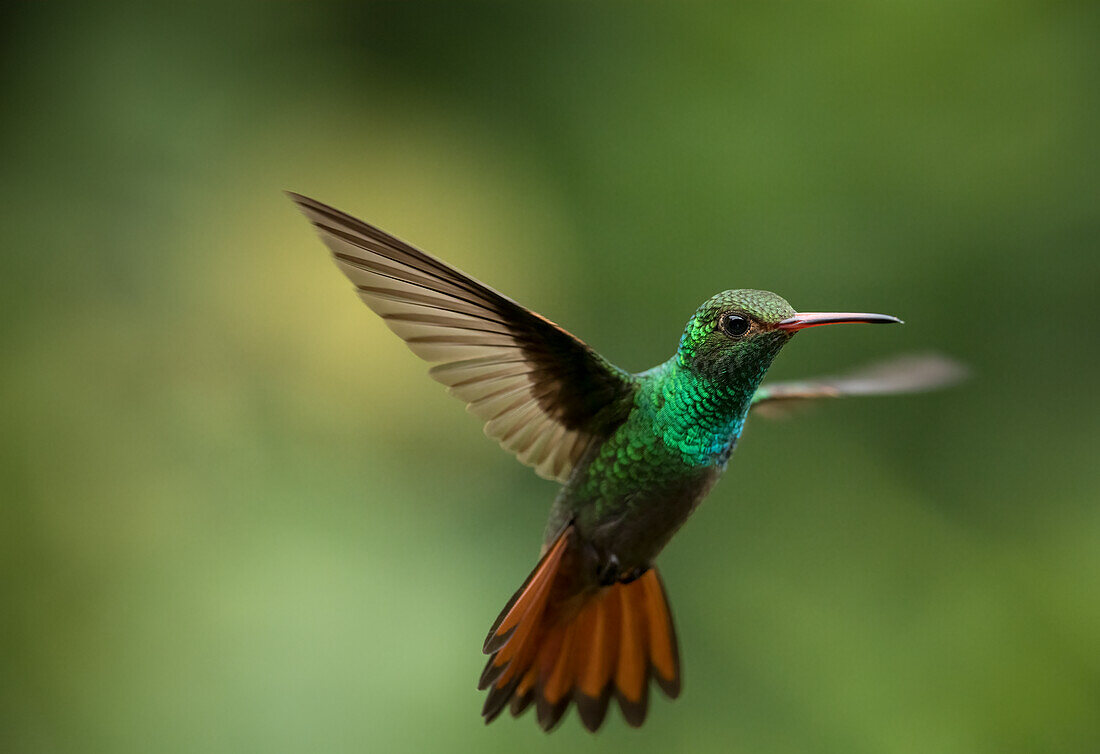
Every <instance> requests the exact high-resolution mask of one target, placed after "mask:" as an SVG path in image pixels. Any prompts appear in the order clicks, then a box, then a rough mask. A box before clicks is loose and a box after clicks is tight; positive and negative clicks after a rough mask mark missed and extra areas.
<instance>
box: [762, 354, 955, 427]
mask: <svg viewBox="0 0 1100 754" xmlns="http://www.w3.org/2000/svg"><path fill="white" fill-rule="evenodd" d="M966 374H967V372H966V368H965V367H963V366H962V365H961V364H959V363H958V362H956V361H953V360H951V359H949V358H947V357H946V356H940V355H938V354H913V355H909V356H902V357H899V358H896V359H892V360H890V361H884V362H879V363H877V364H872V365H870V366H867V367H864V368H862V369H859V370H856V371H854V372H850V373H848V374H845V375H840V376H837V377H819V378H817V379H813V380H799V381H796V382H776V383H774V384H770V385H769V384H764V385H761V386H760V387H759V388H758V389H757V391H756V394H755V395H753V397H752V408H753V409H756V410H757V411H758V413H760V414H762V415H765V416H781V415H783V414H785V413H787V412H788V409H790V408H794V407H796V406H797V405H798V404H800V403H802V402H804V401H807V400H811V399H814V398H843V397H845V396H849V395H888V394H890V393H916V392H922V391H925V390H935V389H936V388H940V387H947V386H948V385H953V384H955V383H956V382H959V381H961V380H962V379H963V378H964V377H966Z"/></svg>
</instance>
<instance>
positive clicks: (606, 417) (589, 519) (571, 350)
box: [291, 194, 960, 730]
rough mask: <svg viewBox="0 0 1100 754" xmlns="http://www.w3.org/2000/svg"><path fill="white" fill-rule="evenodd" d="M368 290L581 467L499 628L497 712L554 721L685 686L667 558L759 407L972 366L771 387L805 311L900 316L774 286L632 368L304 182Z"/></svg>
mask: <svg viewBox="0 0 1100 754" xmlns="http://www.w3.org/2000/svg"><path fill="white" fill-rule="evenodd" d="M291 198H293V199H294V201H295V202H297V203H298V205H299V207H300V208H301V209H302V211H303V212H305V214H306V216H307V217H309V219H310V220H311V221H312V222H313V223H314V225H315V226H316V227H317V229H318V230H319V231H320V234H321V238H322V239H323V240H324V241H325V243H326V244H327V245H328V246H329V248H330V249H331V250H332V253H333V256H334V258H335V260H336V262H337V264H338V265H339V267H340V269H341V270H342V271H343V272H344V273H345V274H346V275H347V276H348V278H349V279H350V280H351V281H352V282H353V283H354V284H355V286H356V289H357V291H358V292H359V295H360V297H362V299H363V300H364V302H365V303H366V304H367V305H368V306H370V307H371V309H373V310H374V311H375V312H377V313H378V314H379V315H380V316H381V317H382V318H383V320H384V321H385V322H386V324H387V326H389V327H390V329H392V330H393V331H394V332H395V333H397V334H398V335H399V336H400V337H401V338H402V339H404V340H405V342H406V343H407V344H408V345H409V347H410V348H411V349H412V350H413V352H414V353H416V354H417V355H418V356H421V357H422V358H424V359H426V360H428V361H431V362H435V363H436V366H434V367H433V368H432V369H431V372H430V373H431V376H432V377H433V378H435V379H436V380H438V381H439V382H442V383H443V384H445V385H446V386H447V387H448V390H449V391H450V392H451V393H452V394H453V395H455V396H457V397H459V398H461V399H462V400H463V401H466V403H467V404H468V408H469V410H470V411H471V412H472V413H474V414H475V415H477V416H479V417H480V418H481V419H482V420H483V421H484V422H485V432H486V434H488V435H489V436H490V437H492V438H494V439H496V440H497V441H498V442H499V443H500V444H501V445H502V446H503V447H504V448H506V449H507V450H509V451H511V452H513V453H515V454H516V456H517V458H519V460H520V461H522V462H523V463H526V464H529V465H531V466H533V467H534V468H535V470H536V471H537V472H538V473H539V474H540V475H542V476H545V477H548V478H551V479H556V480H558V481H560V482H562V483H563V485H564V486H563V487H562V489H561V492H560V493H559V494H558V496H557V498H556V500H555V502H554V505H553V508H552V510H551V514H550V520H549V523H548V525H547V529H546V536H545V538H544V552H545V555H544V557H543V559H542V560H541V561H540V564H539V566H538V567H537V568H536V570H535V571H534V572H532V574H531V576H530V577H529V578H528V580H527V582H525V584H524V586H523V587H521V589H520V590H519V591H518V592H517V593H516V595H515V596H514V597H513V598H512V600H511V601H510V602H509V603H508V605H507V606H506V607H505V609H504V611H502V612H501V614H500V617H499V618H498V619H497V622H496V623H495V624H494V625H493V628H492V630H491V631H490V632H489V637H488V638H487V639H486V643H485V647H484V650H485V652H486V653H487V654H489V655H490V658H489V662H488V664H487V665H486V668H485V672H484V673H483V674H482V678H481V683H480V687H481V688H487V689H489V694H488V697H487V699H486V702H485V707H484V709H483V715H484V716H485V718H486V721H491V720H492V719H494V718H495V717H496V716H497V715H498V714H500V712H501V711H502V710H503V709H504V708H505V706H506V705H508V704H511V709H512V712H513V714H519V713H521V712H522V711H523V710H524V709H525V708H526V707H527V706H528V705H530V704H531V703H535V704H536V708H537V710H538V719H539V723H540V725H542V726H543V727H544V728H545V729H547V730H549V729H550V728H552V727H553V726H554V725H555V724H556V723H557V721H558V720H560V718H561V715H562V714H563V713H564V712H565V710H566V708H567V707H568V705H569V703H570V701H571V700H575V701H576V703H577V706H578V710H579V712H580V714H581V718H582V720H583V722H584V724H585V725H586V726H587V727H588V728H590V729H592V730H595V729H596V728H598V727H599V725H600V724H601V723H602V721H603V718H604V714H605V713H606V711H607V704H608V700H609V698H610V697H611V696H612V695H614V696H615V697H617V698H618V700H619V703H620V707H621V708H622V711H623V714H624V716H625V717H626V719H627V721H628V722H629V723H631V724H632V725H639V724H641V722H642V720H643V719H644V718H645V713H646V703H647V696H646V695H647V688H648V679H649V678H653V679H655V680H656V681H657V682H658V684H659V685H660V686H661V688H662V689H664V690H665V691H666V693H668V694H669V695H670V696H675V695H676V694H677V693H678V692H679V688H680V674H679V659H678V658H679V655H678V650H677V647H676V640H675V631H674V629H673V626H672V619H671V614H670V613H669V611H668V607H667V604H666V601H665V598H664V590H663V587H662V586H661V585H660V582H659V579H657V577H656V573H655V571H651V570H650V569H651V566H652V563H653V559H654V558H655V557H656V556H657V554H658V553H659V552H660V551H661V548H663V547H664V545H665V544H666V543H667V542H668V540H669V538H670V537H671V536H672V535H673V534H674V533H675V531H676V530H677V529H678V528H679V527H680V526H681V525H682V524H683V523H684V521H685V520H687V517H688V516H689V515H690V514H691V512H692V510H694V509H695V507H696V505H698V503H699V502H700V501H701V500H702V499H703V497H705V496H706V494H707V492H709V491H710V489H711V487H712V486H713V485H714V483H715V482H716V481H717V480H718V478H719V476H721V474H722V472H723V471H725V468H726V464H727V462H728V460H729V456H730V453H731V452H732V451H733V449H734V446H735V445H736V443H737V440H738V437H739V436H740V434H741V430H742V428H743V427H744V424H745V420H746V418H747V416H748V414H749V411H750V409H752V408H753V407H754V406H758V405H762V406H765V407H767V406H769V405H773V404H779V405H783V404H786V403H790V402H793V401H796V400H802V399H806V398H816V397H835V396H839V395H857V394H868V393H887V392H898V391H901V390H917V389H924V388H928V387H932V386H936V385H941V384H945V383H947V382H950V381H953V380H954V379H956V378H957V377H958V376H959V374H960V372H959V370H958V368H957V367H956V366H955V365H954V364H953V363H951V362H948V361H946V360H943V359H939V358H935V357H924V358H921V359H917V360H915V361H914V360H908V361H904V362H901V361H899V362H895V363H894V364H893V365H892V366H888V367H885V368H878V369H877V370H868V371H864V372H861V373H858V374H855V375H848V376H847V377H841V378H831V379H827V380H817V381H811V382H799V383H789V384H782V383H781V384H778V385H770V386H769V385H765V386H763V387H761V381H762V380H763V378H764V375H765V373H766V372H767V370H768V367H769V366H770V365H771V363H772V360H773V359H774V358H775V356H776V354H777V353H779V350H780V349H781V348H782V347H783V345H784V344H785V343H787V341H789V340H790V338H791V337H792V335H793V334H794V333H795V332H797V331H798V330H800V329H804V328H806V327H814V326H817V325H824V324H835V323H841V322H898V321H899V320H897V319H895V318H893V317H887V316H885V315H875V314H850V313H812V314H798V313H796V312H795V311H794V310H793V309H792V308H791V306H790V305H789V304H788V303H787V302H786V301H784V300H783V299H782V298H780V297H779V296H777V295H775V294H774V293H769V292H767V291H755V290H730V291H725V292H723V293H719V294H718V295H716V296H714V297H712V298H710V299H708V300H707V301H706V302H704V303H703V304H702V306H700V307H699V308H698V309H697V310H696V312H695V314H694V315H692V317H691V319H690V320H689V321H688V323H687V326H686V327H685V329H684V333H683V336H682V337H681V339H680V343H679V346H678V348H677V350H676V353H675V355H673V357H672V358H670V359H669V360H668V361H666V362H664V363H663V364H660V365H659V366H656V367H654V368H653V369H650V370H648V371H646V372H642V373H640V374H636V375H631V374H628V373H627V372H625V371H624V370H621V369H619V368H617V367H615V366H614V365H612V364H611V363H609V362H608V361H607V360H606V359H604V358H603V357H602V356H600V355H599V354H597V353H596V352H595V351H593V350H592V349H591V348H589V347H588V346H587V345H586V344H585V343H583V342H582V341H581V340H579V339H577V338H576V337H574V336H573V335H571V334H569V333H568V332H566V331H565V330H563V329H562V328H560V327H558V326H557V325H555V324H554V323H552V322H550V321H549V320H546V319H545V318H543V317H540V316H539V315H537V314H535V313H534V312H531V311H530V310H528V309H526V308H524V307H522V306H520V305H519V304H517V303H516V302H515V301H512V300H511V299H509V298H508V297H506V296H504V295H502V294H500V293H498V292H497V291H494V290H493V289H491V288H489V287H488V286H486V285H484V284H482V283H479V282H478V281H476V280H474V279H473V278H470V277H469V276H467V275H464V274H463V273H461V272H459V271H458V270H456V269H454V268H453V267H450V266H449V265H447V264H445V263H444V262H441V261H440V260H438V259H436V258H434V257H432V256H430V255H428V254H425V253H424V252H422V251H420V250H418V249H415V248H413V247H412V246H409V245H408V244H405V243H403V242H402V241H399V240H398V239H396V238H393V237H392V236H390V235H388V234H386V233H384V232H383V231H381V230H379V229H377V228H375V227H373V226H370V225H368V224H367V223H364V222H362V221H360V220H356V219H355V218H353V217H351V216H349V215H346V214H344V213H342V212H339V211H338V210H335V209H333V208H331V207H328V206H326V205H324V204H321V203H320V202H316V201H314V200H312V199H308V198H306V197H304V196H299V195H296V194H292V195H291Z"/></svg>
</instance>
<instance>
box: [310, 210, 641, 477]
mask: <svg viewBox="0 0 1100 754" xmlns="http://www.w3.org/2000/svg"><path fill="white" fill-rule="evenodd" d="M290 197H291V199H293V200H294V201H295V202H296V203H297V204H298V206H299V208H301V210H302V211H303V212H304V213H305V215H306V217H308V218H309V220H310V221H311V222H312V223H313V224H314V225H315V226H316V227H317V230H318V231H319V232H320V234H321V239H322V240H323V241H324V242H325V244H326V245H327V246H328V247H329V249H330V250H331V251H332V254H333V256H334V257H335V260H336V264H337V265H338V266H339V267H340V269H341V270H343V272H344V274H345V275H347V276H348V278H349V279H350V280H351V282H352V283H354V284H355V286H356V288H357V289H358V291H359V296H360V297H361V298H362V299H363V301H364V302H366V304H367V306H369V307H370V308H371V309H373V310H374V311H375V312H376V313H378V314H379V315H381V317H382V319H383V320H385V322H386V325H387V326H388V327H389V328H390V329H391V330H393V331H394V332H395V333H397V334H398V335H399V336H400V337H401V338H402V339H403V340H404V341H405V343H406V344H408V346H409V348H410V349H412V352H413V353H415V354H416V355H417V356H419V357H421V358H422V359H424V360H425V361H430V362H437V364H436V366H434V367H432V368H431V370H430V371H429V374H430V375H431V376H432V378H433V379H435V380H437V381H439V382H442V383H443V384H444V385H446V386H447V387H448V391H449V392H450V393H451V394H452V395H454V396H456V397H458V398H461V399H462V400H463V401H465V402H466V403H467V410H469V411H470V412H471V413H473V414H474V415H476V416H478V417H480V418H481V419H483V420H484V421H485V434H487V435H488V436H489V437H492V438H493V439H495V440H497V441H498V442H499V443H500V444H501V446H502V447H504V448H505V449H506V450H510V451H512V452H513V453H515V454H516V457H518V458H519V460H520V461H521V462H522V463H525V464H527V465H528V466H533V467H534V468H535V471H536V472H537V473H538V474H539V475H540V476H543V477H546V478H547V479H557V480H558V481H561V482H564V481H565V480H566V479H568V477H569V473H570V471H571V470H572V468H573V465H574V464H575V463H576V462H577V459H579V458H580V456H581V455H582V454H583V453H584V450H585V448H587V447H588V445H589V443H590V442H591V441H592V440H593V439H594V438H598V437H605V436H607V435H609V434H610V433H611V431H612V430H614V428H615V427H616V426H618V425H619V424H620V423H621V422H622V421H623V420H624V419H625V418H626V415H627V413H629V411H630V408H631V406H632V405H633V396H634V392H635V390H636V389H637V388H636V383H635V381H634V379H633V378H632V377H631V375H630V374H628V373H627V372H625V371H623V370H621V369H619V368H618V367H616V366H614V365H612V364H610V363H609V362H608V361H606V360H605V359H604V358H603V357H602V356H600V355H599V354H598V353H596V352H595V351H594V350H592V349H591V348H590V347H589V346H587V345H586V344H585V343H584V342H582V341H581V340H579V339H578V338H576V337H574V336H573V335H571V334H569V333H568V332H566V331H565V330H563V329H562V328H561V327H558V326H557V325H556V324H554V323H553V322H551V321H549V320H547V319H545V318H543V317H541V316H539V315H538V314H535V313H534V312H532V311H530V310H529V309H526V308H525V307H523V306H520V305H519V304H517V303H516V302H515V301H512V300H511V299H510V298H508V297H506V296H504V295H502V294H500V293H497V292H496V291H494V290H493V289H492V288H489V287H488V286H486V285H483V284H481V283H479V282H478V281H476V280H474V279H473V278H471V277H469V276H467V275H465V274H463V273H462V272H459V271H458V270H456V269H454V268H453V267H451V266H449V265H447V264H445V263H443V262H441V261H440V260H438V259H436V258H435V257H432V256H430V255H428V254H425V253H424V252H422V251H419V250H418V249H415V248H413V247H412V246H409V245H408V244H406V243H404V242H403V241H399V240H398V239H396V238H394V237H393V236H391V235H389V234H387V233H384V232H383V231H381V230H379V229H378V228H375V227H373V226H371V225H368V224H367V223H365V222H362V221H361V220H356V219H355V218H354V217H351V216H350V215H346V214H344V213H343V212H340V211H338V210H335V209H333V208H332V207H328V206H326V205H324V204H321V203H320V202H317V201H314V200H313V199H309V198H307V197H304V196H301V195H298V194H290Z"/></svg>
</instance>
